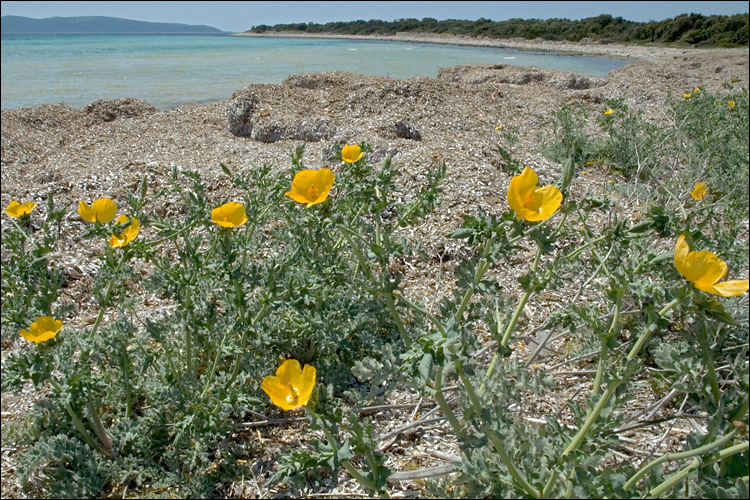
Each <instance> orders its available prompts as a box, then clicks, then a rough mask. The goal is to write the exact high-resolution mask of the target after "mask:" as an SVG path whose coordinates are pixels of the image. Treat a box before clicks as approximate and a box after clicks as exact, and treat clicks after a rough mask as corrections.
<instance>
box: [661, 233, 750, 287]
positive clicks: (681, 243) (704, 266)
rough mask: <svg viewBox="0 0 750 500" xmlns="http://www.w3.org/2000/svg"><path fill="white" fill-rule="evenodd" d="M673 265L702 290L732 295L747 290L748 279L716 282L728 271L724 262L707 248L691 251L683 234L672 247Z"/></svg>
mask: <svg viewBox="0 0 750 500" xmlns="http://www.w3.org/2000/svg"><path fill="white" fill-rule="evenodd" d="M674 267H675V268H677V270H678V271H679V272H680V274H681V275H683V276H684V277H685V279H686V280H688V281H690V282H691V283H693V285H695V287H696V288H697V289H699V290H703V291H704V292H708V293H713V294H714V295H721V296H722V297H734V296H736V295H741V294H743V293H745V292H747V290H748V280H732V281H724V282H722V283H717V282H718V281H719V280H720V279H721V278H723V277H724V276H726V275H727V273H728V272H729V269H728V268H727V264H726V262H724V261H723V260H721V259H720V258H718V257H717V256H716V255H714V254H713V253H711V252H709V251H707V250H703V251H700V252H691V251H690V247H689V246H688V244H687V242H686V241H685V236H683V235H680V237H679V238H678V239H677V244H676V245H675V247H674Z"/></svg>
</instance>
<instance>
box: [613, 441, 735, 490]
mask: <svg viewBox="0 0 750 500" xmlns="http://www.w3.org/2000/svg"><path fill="white" fill-rule="evenodd" d="M735 434H737V429H732V430H731V431H729V432H728V433H726V434H725V435H723V436H721V437H720V438H718V439H717V440H715V441H713V442H711V443H708V444H704V445H703V446H700V447H698V448H695V449H692V450H688V451H682V452H679V453H665V454H664V455H662V456H660V457H659V458H656V459H654V460H652V461H651V462H649V463H648V464H647V465H645V466H644V467H641V468H640V470H638V472H636V473H635V474H633V477H631V478H630V479H628V481H627V482H626V483H625V484H624V485H623V488H624V489H626V490H629V489H631V488H632V487H633V486H635V484H636V483H637V482H638V480H640V479H641V478H642V477H643V476H645V475H646V474H648V472H649V471H650V470H651V469H653V468H654V467H656V466H657V465H659V464H663V463H665V462H673V461H676V460H682V459H685V458H694V457H698V456H700V455H705V454H707V453H710V452H712V451H713V450H715V449H717V448H720V447H721V446H723V445H724V444H725V443H728V442H730V441H731V440H732V439H734V436H735ZM745 444H746V445H747V443H745ZM722 458H723V457H722Z"/></svg>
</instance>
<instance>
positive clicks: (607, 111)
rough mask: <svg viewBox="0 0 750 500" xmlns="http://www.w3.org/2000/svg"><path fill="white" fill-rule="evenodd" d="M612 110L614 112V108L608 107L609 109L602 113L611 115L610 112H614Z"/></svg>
mask: <svg viewBox="0 0 750 500" xmlns="http://www.w3.org/2000/svg"><path fill="white" fill-rule="evenodd" d="M614 112H615V110H614V109H612V108H609V109H607V110H606V111H605V112H604V114H605V115H611V114H612V113H614Z"/></svg>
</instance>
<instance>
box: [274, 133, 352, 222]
mask: <svg viewBox="0 0 750 500" xmlns="http://www.w3.org/2000/svg"><path fill="white" fill-rule="evenodd" d="M357 148H359V146H357ZM335 179H336V176H335V175H333V172H332V171H331V170H329V169H327V168H321V169H320V170H300V171H299V172H297V175H295V176H294V180H293V181H292V190H291V191H287V192H286V193H284V194H285V195H287V196H288V197H290V198H291V199H293V200H294V201H296V202H298V203H305V204H306V205H307V208H310V207H311V206H313V205H315V204H316V203H323V202H324V201H326V198H328V193H329V192H330V191H331V188H332V187H333V181H334V180H335Z"/></svg>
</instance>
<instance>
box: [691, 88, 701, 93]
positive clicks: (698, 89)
mask: <svg viewBox="0 0 750 500" xmlns="http://www.w3.org/2000/svg"><path fill="white" fill-rule="evenodd" d="M700 91H701V88H700V87H695V90H693V92H700Z"/></svg>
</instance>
